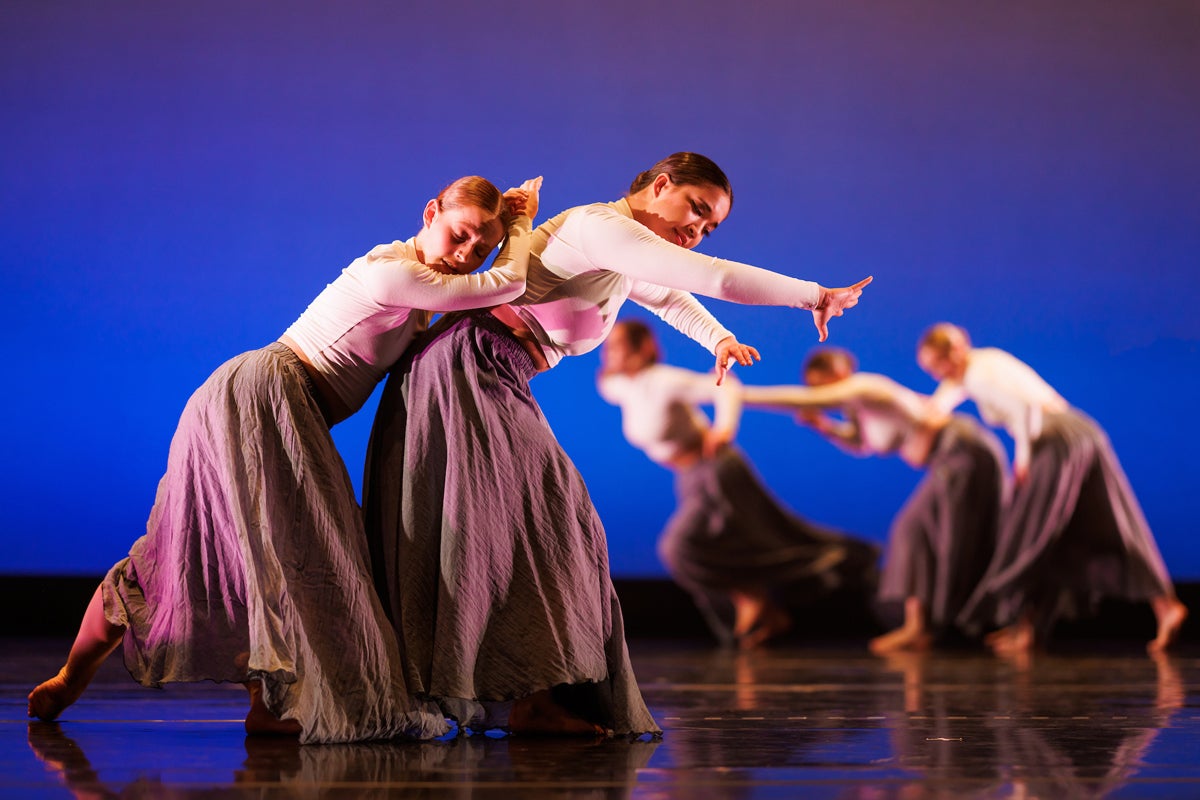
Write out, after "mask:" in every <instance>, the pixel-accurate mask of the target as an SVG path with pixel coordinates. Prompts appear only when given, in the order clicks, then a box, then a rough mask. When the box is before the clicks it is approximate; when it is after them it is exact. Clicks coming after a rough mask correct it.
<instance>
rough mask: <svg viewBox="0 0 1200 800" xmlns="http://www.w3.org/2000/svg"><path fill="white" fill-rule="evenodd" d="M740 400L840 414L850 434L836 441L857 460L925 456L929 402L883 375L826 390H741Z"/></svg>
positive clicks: (917, 460) (856, 377)
mask: <svg viewBox="0 0 1200 800" xmlns="http://www.w3.org/2000/svg"><path fill="white" fill-rule="evenodd" d="M742 398H743V400H744V401H745V402H746V404H748V405H754V406H769V407H772V408H783V409H788V410H795V411H802V410H806V409H812V410H837V411H840V412H841V413H842V415H843V416H844V417H845V418H846V421H847V422H849V423H850V424H851V426H852V428H853V430H851V431H848V432H847V435H846V436H845V437H839V438H838V442H839V443H840V444H842V445H844V446H846V447H847V448H848V449H850V450H851V451H853V452H854V453H857V454H859V455H892V454H897V453H898V454H899V455H900V456H901V457H902V458H904V460H905V461H907V462H908V463H910V464H922V463H924V462H925V459H926V457H927V455H928V452H927V451H928V447H929V437H928V429H927V428H925V427H924V425H925V423H927V422H928V421H930V419H931V416H932V414H931V412H933V407H932V406H931V405H930V398H929V397H927V396H925V395H922V394H918V393H917V392H914V391H913V390H912V389H909V388H908V387H906V386H901V385H900V384H898V383H896V382H895V381H894V380H892V379H891V378H889V377H887V376H886V375H879V374H876V373H872V372H855V373H853V374H851V375H848V376H846V377H845V378H843V379H842V380H840V381H836V382H834V383H829V384H826V385H824V386H744V387H743V388H742Z"/></svg>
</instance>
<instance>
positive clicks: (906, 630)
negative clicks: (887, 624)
mask: <svg viewBox="0 0 1200 800" xmlns="http://www.w3.org/2000/svg"><path fill="white" fill-rule="evenodd" d="M932 644H933V636H932V635H931V634H930V633H929V632H928V631H926V630H925V629H924V628H920V627H911V626H908V625H903V626H901V627H899V628H896V629H895V630H893V631H888V632H887V633H885V634H883V635H882V636H876V637H875V638H874V639H872V640H871V641H869V642H868V643H867V649H869V650H870V651H871V652H872V653H874V654H875V655H877V656H881V655H885V654H887V653H899V652H910V653H912V652H923V651H925V650H928V649H929V648H930V646H931V645H932Z"/></svg>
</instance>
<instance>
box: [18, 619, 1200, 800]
mask: <svg viewBox="0 0 1200 800" xmlns="http://www.w3.org/2000/svg"><path fill="white" fill-rule="evenodd" d="M67 644H68V643H67V642H66V641H60V640H54V641H47V640H15V639H5V640H0V646H2V647H3V655H0V702H2V704H3V709H4V713H3V724H2V725H0V737H2V740H0V797H21V798H25V797H30V798H35V797H45V798H49V797H72V796H74V797H89V798H91V797H116V796H120V797H136V798H144V797H160V796H169V797H172V798H200V797H203V798H209V797H235V798H285V797H321V798H358V797H386V796H404V797H424V798H443V797H446V798H460V799H461V798H551V797H553V798H572V797H587V798H625V797H645V798H675V797H680V798H784V797H818V798H934V797H937V798H940V797H945V798H963V797H981V798H999V797H1020V798H1055V799H1057V798H1073V797H1087V798H1095V797H1114V798H1133V797H1153V798H1167V797H1180V798H1184V797H1186V798H1195V797H1200V704H1198V703H1197V699H1196V697H1195V695H1193V694H1189V688H1194V687H1196V686H1197V683H1196V682H1197V680H1198V679H1200V658H1198V656H1200V652H1197V650H1196V649H1195V647H1194V646H1193V645H1191V644H1189V645H1188V647H1187V648H1185V649H1184V650H1183V651H1182V652H1181V653H1179V654H1175V655H1172V656H1171V657H1169V658H1168V657H1163V658H1158V659H1152V658H1150V657H1148V656H1146V655H1145V654H1144V653H1143V652H1141V651H1140V645H1139V644H1135V643H1132V642H1126V641H1122V642H1119V643H1113V642H1103V643H1098V644H1095V645H1090V644H1089V643H1085V642H1073V643H1071V644H1070V647H1069V648H1064V649H1059V650H1056V651H1055V652H1053V653H1052V654H1051V655H1042V656H1037V657H1035V658H1033V659H1032V660H1031V661H1030V662H1029V663H1026V664H1019V663H1013V662H1009V661H1001V660H997V659H995V658H993V657H991V656H990V655H985V654H983V653H981V652H975V651H951V652H947V653H935V654H931V655H928V656H923V657H921V656H912V657H905V658H893V659H878V658H873V657H871V656H869V655H868V654H867V653H866V652H865V651H864V650H863V649H862V648H861V647H859V646H854V645H824V646H818V645H813V646H807V647H801V646H797V645H791V644H789V645H788V646H786V647H781V648H777V649H772V650H768V651H763V652H758V653H753V654H746V655H739V654H736V653H730V652H724V651H719V650H716V649H714V648H712V647H709V646H708V645H707V644H706V643H700V642H682V643H680V642H650V641H634V642H632V643H631V649H632V652H633V659H634V665H635V668H636V670H637V673H638V676H639V679H640V681H641V686H642V689H643V692H644V693H645V696H646V700H647V702H648V703H649V705H650V707H651V709H652V710H653V712H654V713H655V716H656V718H657V719H658V720H659V723H660V724H661V725H662V727H663V728H664V729H665V735H664V736H663V738H662V740H661V741H636V742H629V741H623V740H618V741H591V740H552V739H530V738H526V739H522V738H518V737H508V738H492V737H490V736H472V737H459V738H452V739H447V740H444V741H434V742H419V743H418V742H384V743H373V744H361V745H327V746H309V747H300V746H298V745H296V744H294V743H289V742H284V741H277V740H275V741H273V740H255V739H249V738H247V737H245V736H244V735H243V731H242V727H241V718H242V716H243V715H244V713H245V705H246V703H245V693H244V691H243V690H242V689H241V688H240V687H228V686H216V685H212V684H199V685H193V686H175V687H171V688H169V689H166V690H163V691H156V690H150V689H143V688H141V687H138V686H137V685H135V684H133V683H132V681H130V680H129V679H128V677H127V676H126V675H125V674H124V671H123V669H122V668H121V667H120V665H119V660H116V659H113V660H110V662H109V664H107V665H106V666H105V668H104V671H103V672H102V673H101V675H100V677H99V678H98V680H97V682H96V683H95V684H93V687H92V689H91V690H90V691H89V693H88V694H87V695H85V697H84V699H83V700H81V701H80V702H79V703H78V704H77V705H75V706H73V707H72V708H70V709H68V711H67V713H66V714H65V715H64V718H63V719H62V720H61V721H60V722H58V723H29V722H27V721H26V719H25V695H26V693H27V692H28V690H29V688H30V686H31V685H32V684H33V683H34V682H36V680H38V679H41V678H43V677H45V676H48V675H50V674H53V672H55V671H56V670H57V668H58V666H60V664H61V659H62V657H63V655H64V653H65V652H66V647H67Z"/></svg>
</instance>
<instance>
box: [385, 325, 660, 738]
mask: <svg viewBox="0 0 1200 800" xmlns="http://www.w3.org/2000/svg"><path fill="white" fill-rule="evenodd" d="M440 328H441V330H440V332H438V333H436V334H434V335H433V336H431V337H430V338H429V339H428V340H427V341H426V342H425V343H424V345H423V346H422V348H421V349H420V350H419V352H416V353H415V354H412V355H411V356H410V357H409V358H408V359H406V360H405V361H402V362H401V364H399V365H398V366H397V368H396V369H395V370H394V371H393V372H392V374H391V375H389V377H388V381H387V386H386V387H385V389H384V392H383V397H382V399H381V401H380V405H379V410H378V412H377V414H376V418H375V426H374V428H373V430H372V432H371V443H370V448H369V450H368V455H367V470H366V479H365V481H364V490H363V495H364V497H363V503H364V510H365V512H366V520H367V535H368V538H369V539H370V540H371V547H372V551H371V552H372V559H373V561H374V567H375V570H376V581H377V586H378V587H379V591H380V593H381V596H384V597H386V600H385V607H386V608H387V609H388V611H389V613H390V615H391V618H392V620H393V622H394V624H395V626H396V630H397V632H398V638H399V640H400V649H401V652H402V654H403V659H404V665H405V670H406V673H405V677H406V679H407V681H408V685H409V686H410V687H411V688H412V689H413V690H414V691H416V692H419V693H420V694H421V695H422V696H427V697H430V698H434V699H436V700H437V701H438V702H439V703H440V704H441V705H442V708H443V709H444V710H445V711H446V713H447V714H448V715H450V716H453V717H455V718H456V719H457V720H459V722H460V723H462V724H464V725H468V726H475V725H480V724H483V725H487V724H488V723H489V722H495V723H500V724H502V722H503V720H502V719H500V718H497V717H495V716H487V714H488V713H490V711H491V710H490V708H489V705H490V704H495V703H501V702H504V701H511V700H515V699H517V698H521V697H526V696H528V695H530V694H533V693H534V692H537V691H539V690H543V689H553V690H554V695H555V697H556V699H557V700H558V701H559V702H560V703H561V704H562V705H564V706H566V707H567V708H569V709H570V710H572V711H573V712H575V713H577V714H579V715H580V716H582V717H584V718H586V719H588V720H590V721H592V722H595V723H598V724H601V725H603V726H605V727H607V728H610V729H612V730H613V731H614V732H616V733H620V734H641V733H646V732H653V733H657V732H658V730H659V728H658V726H657V725H656V724H655V722H654V720H653V718H652V717H651V716H650V713H649V711H647V709H646V705H645V703H644V702H643V700H642V696H641V693H640V691H639V690H638V688H637V682H636V680H635V678H634V674H633V669H632V667H631V666H630V663H629V655H628V652H627V650H626V646H625V636H624V627H623V620H622V617H621V608H620V605H619V603H618V601H617V595H616V592H615V591H614V589H613V585H612V580H611V578H610V576H609V570H608V550H607V545H606V543H605V538H604V528H603V527H602V526H601V524H600V519H599V518H598V516H597V515H596V511H595V508H594V507H593V506H592V502H591V499H590V498H589V496H588V492H587V488H586V487H585V486H584V483H583V479H582V478H581V477H580V475H579V473H578V471H577V470H576V469H575V466H574V465H573V464H572V463H571V460H570V459H569V458H568V457H567V455H566V453H565V452H564V451H563V449H562V447H561V446H560V445H559V443H558V441H557V440H556V439H555V438H554V433H553V432H552V431H551V430H550V427H549V425H548V424H547V422H546V419H545V417H544V416H543V415H542V412H541V409H540V408H539V407H538V405H537V402H536V401H535V400H534V398H533V395H532V394H531V392H530V390H529V379H530V378H531V377H532V376H533V375H534V374H536V370H535V368H534V366H533V363H532V361H531V359H530V357H529V354H528V353H526V352H525V350H524V349H523V348H522V347H521V346H520V344H519V343H518V342H517V341H516V340H515V339H514V338H513V337H512V335H511V334H510V333H509V332H508V330H507V329H506V328H504V327H503V325H501V324H500V323H499V322H498V321H496V320H495V319H494V318H493V317H492V316H491V315H489V314H487V313H486V312H482V313H479V314H474V315H470V316H462V317H456V318H454V320H453V321H452V322H451V323H450V324H447V323H445V322H444V323H443V324H442V325H441V326H440ZM481 720H482V722H481Z"/></svg>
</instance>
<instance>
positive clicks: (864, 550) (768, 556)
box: [598, 320, 878, 649]
mask: <svg viewBox="0 0 1200 800" xmlns="http://www.w3.org/2000/svg"><path fill="white" fill-rule="evenodd" d="M600 352H601V361H602V363H603V368H602V371H601V374H600V377H599V382H598V383H599V388H600V394H601V395H602V396H603V397H604V399H605V400H607V401H608V402H610V403H612V404H614V405H617V406H620V408H621V427H622V430H623V431H624V433H625V438H626V439H628V440H629V443H630V444H632V445H633V446H634V447H637V448H639V449H640V450H642V451H643V452H644V453H645V454H646V455H647V456H649V457H650V459H651V460H653V461H655V462H657V463H659V464H662V465H663V466H664V467H666V468H668V469H670V470H671V471H672V472H674V473H675V493H676V497H677V499H678V504H679V507H678V509H677V510H676V511H675V513H674V514H673V515H672V516H671V519H670V520H669V521H668V522H667V527H666V529H665V530H664V531H663V534H662V536H661V537H660V539H659V542H658V553H659V557H660V558H661V559H662V561H663V563H664V564H665V565H666V567H667V569H668V571H670V573H671V576H672V577H673V578H674V579H675V581H676V582H677V583H679V584H680V585H681V586H683V587H684V588H685V589H687V591H688V592H689V593H690V594H691V595H692V597H693V599H694V600H695V602H696V605H697V606H698V607H699V608H700V611H701V613H702V614H703V615H704V617H705V620H706V621H707V622H708V624H709V626H710V627H711V628H712V630H713V632H714V633H715V634H716V636H717V638H718V639H719V640H721V642H722V643H724V644H735V643H736V644H737V646H738V647H739V648H740V649H751V648H754V647H757V646H759V645H761V644H763V643H764V642H766V641H768V640H770V639H771V638H773V637H775V636H777V635H779V634H781V633H783V632H784V631H786V630H787V629H788V628H789V627H791V617H790V616H789V614H788V612H787V611H786V610H785V609H784V607H783V604H782V599H783V597H787V596H791V597H795V598H796V599H797V600H810V599H812V598H813V597H815V596H817V595H821V594H825V593H826V592H828V591H831V590H834V589H862V590H864V594H865V591H866V587H867V586H868V585H871V586H872V587H873V585H874V576H875V559H876V557H877V556H878V552H877V550H876V548H875V547H874V546H873V545H870V544H868V543H866V542H861V541H857V540H855V539H853V538H851V537H849V536H843V535H840V534H838V533H835V532H834V531H831V530H827V529H824V528H820V527H818V526H816V525H813V524H812V523H810V522H808V521H806V520H803V519H801V518H799V517H797V516H796V515H795V514H793V513H792V512H790V511H788V510H787V509H785V508H783V507H782V506H781V505H780V503H779V501H778V500H776V499H775V497H774V496H773V495H772V494H771V493H770V492H769V491H768V490H767V488H766V487H765V486H763V484H762V481H760V480H759V478H758V476H757V475H756V474H755V473H754V470H753V468H752V467H751V466H750V464H748V463H747V462H746V459H745V457H744V456H743V455H742V453H741V452H740V451H739V450H738V449H737V448H735V447H733V446H732V444H731V443H732V441H733V437H734V434H735V433H736V431H737V425H738V419H739V417H740V416H741V408H742V402H741V396H740V388H741V386H740V383H739V382H738V381H737V380H736V379H735V378H733V377H732V376H729V377H727V378H726V379H725V381H724V383H723V384H722V385H721V386H716V385H715V384H714V382H713V376H712V375H710V374H704V373H700V372H692V371H691V370H686V369H680V368H679V367H672V366H669V365H667V364H662V363H659V350H658V342H657V341H656V340H655V338H654V333H653V332H652V331H651V330H650V327H649V326H648V325H647V324H646V323H644V322H641V321H640V320H623V321H621V322H618V323H617V324H616V325H615V326H614V327H613V330H612V333H610V334H609V335H608V338H607V339H605V341H604V346H603V347H602V348H601V351H600ZM700 404H706V405H712V406H713V409H714V418H713V421H712V422H711V423H710V422H709V420H708V418H707V417H706V416H705V415H704V414H703V413H702V412H701V411H700V409H699V408H697V406H698V405H700ZM730 607H731V608H732V625H730V623H729V622H728V617H729V616H731V615H730V614H729V613H728V612H729V609H730Z"/></svg>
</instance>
